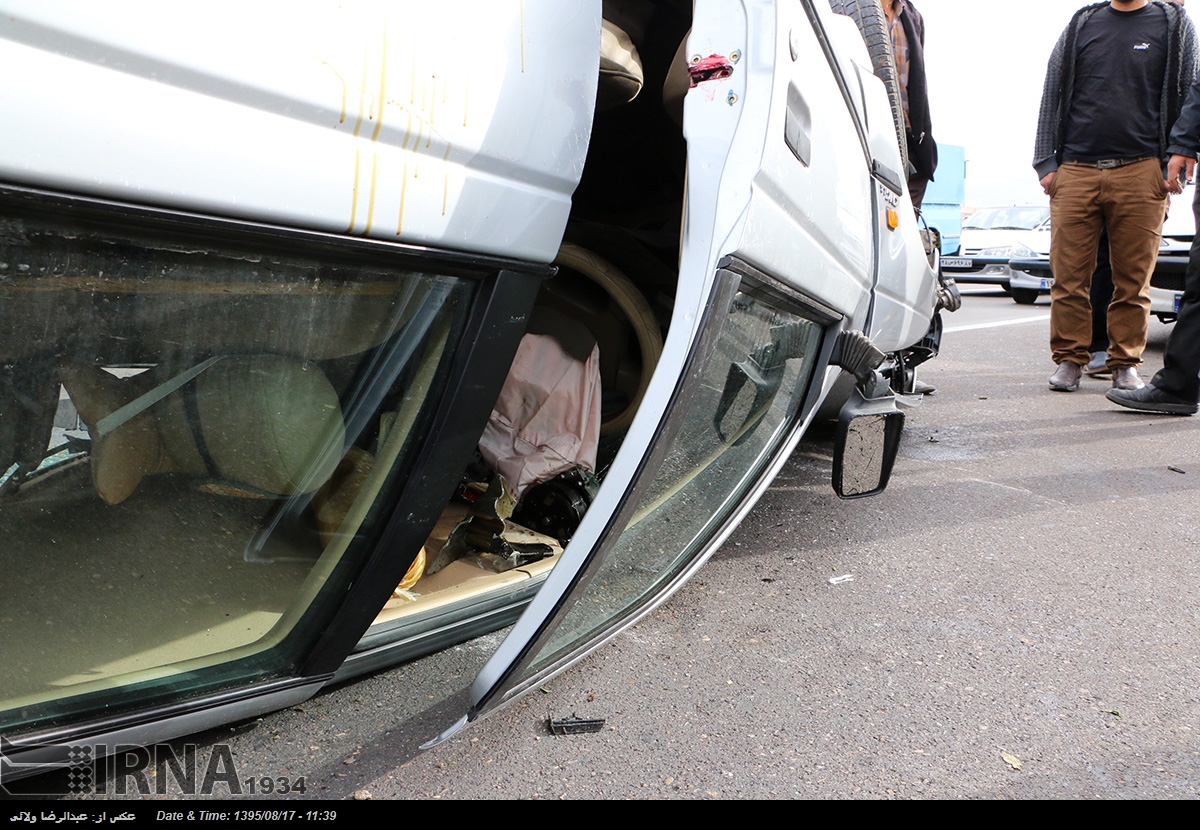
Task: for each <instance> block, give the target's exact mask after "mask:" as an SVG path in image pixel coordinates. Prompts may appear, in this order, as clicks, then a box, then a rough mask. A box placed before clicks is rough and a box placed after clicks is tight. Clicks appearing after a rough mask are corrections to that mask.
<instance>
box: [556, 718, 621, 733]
mask: <svg viewBox="0 0 1200 830" xmlns="http://www.w3.org/2000/svg"><path fill="white" fill-rule="evenodd" d="M605 720H606V719H605V718H580V717H576V716H575V715H571V717H569V718H558V719H555V718H550V719H549V720H548V721H547V722H546V726H547V728H548V729H549V730H550V734H551V735H584V734H587V733H589V732H599V731H600V730H601V729H603V728H604V723H605Z"/></svg>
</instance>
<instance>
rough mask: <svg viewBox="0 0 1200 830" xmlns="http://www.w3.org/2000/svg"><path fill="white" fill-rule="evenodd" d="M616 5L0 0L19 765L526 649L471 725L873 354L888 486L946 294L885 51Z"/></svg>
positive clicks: (737, 495) (4, 416)
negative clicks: (548, 468)
mask: <svg viewBox="0 0 1200 830" xmlns="http://www.w3.org/2000/svg"><path fill="white" fill-rule="evenodd" d="M838 5H839V6H841V7H845V6H851V7H853V8H854V10H855V11H856V12H857V13H858V14H859V17H860V23H861V24H862V26H863V27H864V28H865V30H866V31H867V32H868V34H871V35H873V36H874V40H875V42H876V45H877V46H878V45H879V44H880V43H886V41H887V38H886V35H884V36H883V39H882V40H880V38H879V35H880V33H881V32H882V31H883V29H882V26H883V25H884V24H883V22H882V17H881V12H880V9H879V7H878V5H877V4H876V3H875V2H874V0H871V2H863V3H839V4H838ZM611 6H612V7H611V9H610V4H608V3H606V4H604V6H603V9H604V10H609V11H610V12H611V14H610V16H608V17H605V16H604V15H603V14H602V5H601V3H600V2H599V0H594V1H593V2H582V1H581V2H570V3H564V2H561V0H520V2H518V0H496V1H495V2H489V3H459V2H446V3H424V2H422V3H418V2H361V3H340V2H311V3H305V4H303V5H302V6H301V7H297V6H295V5H294V4H291V3H283V2H261V3H250V4H247V3H230V2H223V0H215V1H214V2H207V3H204V4H186V3H161V2H134V1H133V0H131V2H126V3H120V4H97V3H92V2H84V1H83V0H60V2H55V3H45V2H41V1H40V0H3V2H0V41H2V43H3V48H0V68H2V69H3V77H4V78H5V80H4V81H3V82H0V90H2V92H0V147H3V148H4V150H3V152H2V153H0V212H2V218H0V296H2V297H3V300H4V306H3V307H4V315H5V323H4V326H3V327H0V352H2V356H3V361H0V365H2V367H3V368H2V369H0V381H2V382H0V454H2V455H3V462H2V464H0V527H2V528H3V530H4V538H5V539H6V542H5V544H4V546H3V549H0V570H2V571H3V573H4V575H5V576H4V580H5V582H4V585H5V595H4V614H3V615H2V616H3V619H2V620H0V630H2V632H3V636H2V637H0V655H2V656H3V664H4V665H5V666H6V670H5V671H4V672H3V673H2V675H0V736H2V737H3V739H4V741H5V743H4V744H3V751H2V752H0V755H3V757H2V758H0V784H3V782H4V780H5V776H7V777H8V778H9V779H11V778H12V777H14V776H19V775H24V774H28V773H30V772H36V771H38V770H39V769H43V768H44V766H43V765H46V764H49V765H54V764H60V765H61V764H63V763H68V761H67V760H66V759H65V756H64V755H63V754H62V753H61V752H58V754H56V751H57V750H64V749H65V747H64V745H65V744H74V745H81V744H86V745H88V746H90V747H92V748H93V752H94V754H95V755H96V756H99V755H103V754H104V753H105V752H106V751H109V750H110V749H111V747H112V746H113V745H114V743H116V742H131V741H134V742H151V741H158V740H161V739H164V738H169V737H172V736H177V735H180V734H184V733H188V732H193V731H196V730H200V729H203V728H207V727H210V726H214V725H217V724H220V723H224V722H227V721H231V720H235V719H244V718H247V717H250V716H253V715H254V714H256V713H261V712H265V711H269V710H273V709H278V708H281V707H286V706H290V705H293V704H295V703H298V702H300V701H302V700H304V699H305V698H307V697H309V696H310V695H312V694H314V693H315V692H316V691H317V690H319V689H320V688H321V687H322V686H324V685H325V684H327V683H330V682H331V681H335V680H342V679H345V678H348V677H353V676H355V675H358V674H361V673H364V672H368V671H372V670H375V669H377V668H379V667H381V666H385V665H389V664H394V663H397V662H400V661H406V660H410V659H412V658H414V657H416V656H419V655H422V654H426V653H429V652H431V651H434V650H438V649H443V648H446V647H447V646H449V645H452V644H455V643H458V642H462V641H464V640H467V639H470V638H474V637H477V636H479V635H480V634H483V633H485V632H491V631H494V630H496V629H498V628H500V627H503V626H507V625H513V628H512V631H511V633H509V634H508V636H507V637H506V639H504V641H503V642H502V644H501V645H500V646H499V648H498V649H497V650H496V652H495V654H494V655H493V657H492V659H491V661H490V662H489V663H488V664H487V666H486V667H485V668H484V670H483V672H482V673H481V674H480V675H479V676H478V678H476V679H475V681H474V683H473V684H472V686H471V689H470V693H469V696H468V697H467V698H466V703H464V705H463V708H462V709H461V715H462V722H465V721H466V720H469V719H474V718H476V717H478V716H480V715H482V714H484V713H486V712H487V711H490V710H491V709H493V708H494V707H496V706H498V705H500V704H501V703H503V702H504V701H506V700H508V699H511V698H512V697H513V696H515V695H518V694H520V693H522V692H523V691H525V690H528V689H530V688H534V687H536V685H537V684H538V683H540V682H542V680H543V679H544V678H545V677H546V676H548V675H550V674H553V673H556V672H558V671H561V670H562V669H563V668H564V667H565V666H567V665H568V664H570V663H571V662H573V661H575V660H578V659H579V658H580V657H581V656H582V655H584V654H585V653H587V652H588V651H589V650H590V649H593V648H595V647H597V646H598V645H599V644H600V643H602V642H604V641H605V640H606V639H608V638H611V637H613V636H615V634H616V633H617V632H619V631H620V630H622V629H624V628H625V627H627V626H629V625H632V624H633V623H634V622H635V621H636V620H637V619H639V618H640V617H641V616H643V615H644V614H646V613H648V612H649V611H650V610H651V609H652V608H653V607H655V606H656V605H657V604H658V603H660V602H662V601H663V600H664V599H665V598H666V597H667V596H668V595H669V594H671V593H672V592H673V591H674V590H676V589H677V588H678V587H679V586H680V585H681V584H682V583H683V581H684V580H686V579H687V578H688V577H689V576H690V575H691V574H693V573H694V572H695V571H696V570H697V569H698V568H699V567H700V566H701V564H702V563H703V562H704V561H705V559H706V558H707V557H708V556H709V555H710V554H711V553H712V552H713V551H714V550H715V548H716V547H717V546H718V545H719V544H720V543H721V541H722V540H723V539H724V538H725V537H726V536H727V535H728V534H729V533H730V532H731V531H732V529H733V528H734V527H735V525H736V524H737V522H738V521H739V519H740V518H741V517H742V516H743V515H745V513H746V512H747V511H748V510H749V509H750V507H751V505H753V503H754V502H755V500H756V499H757V498H758V497H759V495H760V494H761V493H762V492H763V491H764V490H765V488H766V487H767V485H768V483H769V482H770V480H771V478H772V477H773V476H774V474H775V472H776V471H777V470H778V469H779V468H780V467H781V466H782V465H783V463H784V462H785V460H786V459H787V456H788V454H789V453H790V452H791V450H792V448H793V447H794V446H795V445H796V443H797V442H798V441H799V439H800V437H801V435H802V434H803V433H804V430H805V429H806V427H807V426H808V424H809V423H810V421H811V420H812V418H813V417H814V413H815V412H816V411H817V410H818V407H819V406H820V404H821V403H822V401H823V400H824V399H825V398H826V396H827V395H828V394H829V392H830V390H831V389H833V388H834V387H835V384H836V383H837V381H838V379H839V378H840V377H842V376H844V375H848V376H853V378H854V382H853V383H852V384H850V391H849V393H848V395H847V397H848V401H847V403H846V406H845V407H844V408H843V429H842V432H841V435H840V438H839V443H838V448H837V452H836V457H835V459H834V470H833V477H834V483H835V486H836V488H837V489H838V491H839V493H841V494H842V495H844V496H847V497H852V496H858V495H869V494H871V493H873V492H877V491H879V490H880V489H882V487H883V486H885V485H886V483H887V478H888V475H889V473H890V469H891V464H892V461H893V459H894V458H895V454H896V448H897V445H898V442H899V438H900V431H901V425H902V421H903V416H902V414H901V413H900V412H899V411H898V410H897V408H896V406H895V399H894V396H893V393H892V386H893V385H895V386H898V387H903V386H904V384H905V383H906V382H907V381H906V372H908V370H909V369H911V366H912V365H913V364H914V363H915V362H917V361H919V360H921V359H924V358H926V357H928V356H930V355H931V354H932V353H933V352H935V351H936V345H937V336H938V333H939V332H940V328H939V327H938V319H937V316H936V309H937V306H938V302H939V283H938V280H937V278H936V275H935V273H934V271H933V270H931V267H930V262H929V259H928V258H927V255H926V252H925V251H924V249H923V244H922V240H921V237H920V234H919V231H918V228H917V223H916V219H915V217H914V212H913V209H912V204H911V201H910V199H909V195H908V192H907V190H906V185H905V179H904V175H903V173H904V170H905V169H906V165H905V161H904V158H903V156H902V151H901V149H900V147H899V145H898V143H897V138H896V135H897V132H896V122H895V116H896V110H895V108H894V106H893V101H894V100H895V98H894V96H889V92H888V90H887V89H886V88H885V85H884V83H883V82H881V81H880V80H879V79H878V78H877V77H876V76H875V75H873V74H872V69H873V65H872V55H871V54H870V53H869V52H868V49H867V47H866V46H865V45H864V40H863V37H862V36H861V34H860V31H859V28H857V27H856V25H855V23H854V22H852V21H851V20H850V19H849V18H847V17H844V16H841V15H837V14H834V13H832V12H831V9H830V7H829V3H828V0H788V2H782V1H781V2H774V0H703V1H702V2H697V3H696V4H695V8H694V10H693V6H692V3H691V2H650V0H630V1H629V2H623V3H613V4H611ZM875 58H876V59H879V58H880V55H879V54H876V55H875ZM888 66H889V68H890V64H889V65H888ZM893 91H894V90H893ZM943 293H944V292H943ZM526 350H529V351H526ZM514 356H516V362H514ZM517 367H519V369H518V368H517ZM560 370H561V371H560ZM909 374H910V373H909ZM63 388H65V390H66V392H67V394H68V395H69V397H70V402H71V404H73V406H74V408H75V410H77V411H78V413H79V417H80V418H81V419H82V420H83V422H84V423H85V424H86V426H87V432H88V440H81V439H79V438H78V437H76V438H73V439H72V440H70V441H68V442H67V443H64V444H62V445H60V446H54V447H48V444H49V441H50V436H51V434H52V430H53V425H54V422H55V417H56V415H57V414H58V410H59V408H60V397H61V394H62V390H63ZM498 398H499V400H500V403H497V400H498ZM510 405H511V408H510ZM60 420H61V419H60ZM596 420H598V422H599V425H598V427H596V429H595V430H594V431H593V426H594V425H595V423H596ZM486 435H491V436H492V437H494V438H496V440H495V441H491V442H484V443H490V445H491V446H492V447H493V448H494V447H496V446H500V447H501V450H499V451H496V452H497V454H498V455H499V456H503V459H501V460H502V461H504V463H506V464H508V463H509V462H512V464H511V465H510V466H509V467H506V469H513V470H515V472H513V473H512V476H513V481H501V478H500V476H499V475H498V474H497V473H496V470H497V469H500V461H493V460H491V458H492V456H489V455H488V454H487V453H484V454H483V461H482V462H481V461H480V460H479V459H476V460H474V461H473V453H474V452H475V450H476V448H477V446H479V445H480V444H481V436H486ZM497 436H498V437H497ZM506 442H507V443H506ZM534 456H537V457H538V461H539V463H541V462H543V461H546V460H547V459H551V460H558V461H563V462H564V465H563V466H562V467H561V472H557V473H546V474H541V473H539V474H537V475H534V476H533V477H532V478H531V479H530V480H528V481H524V482H523V485H522V486H520V487H518V485H516V484H515V483H514V482H515V480H517V479H519V478H521V477H522V476H523V475H524V472H525V471H526V470H527V469H530V468H531V463H527V462H529V460H530V459H531V458H532V457H534ZM514 502H515V504H514ZM515 520H519V521H515ZM815 521H817V522H818V523H819V522H820V519H819V517H818V518H816V519H815ZM514 623H515V625H514ZM415 671H419V670H415ZM411 682H412V683H413V688H414V694H417V691H416V690H417V689H418V688H419V689H420V690H421V691H420V693H421V694H422V695H424V694H425V692H426V691H427V690H428V688H427V686H428V685H429V684H437V683H445V682H448V681H444V680H442V679H440V678H423V677H422V678H418V677H415V676H414V677H413V678H412V681H411ZM450 691H455V690H450ZM459 725H461V723H460V724H459ZM440 726H441V725H439V727H438V728H440ZM446 726H450V725H449V724H446ZM430 737H433V734H432V733H431V736H430Z"/></svg>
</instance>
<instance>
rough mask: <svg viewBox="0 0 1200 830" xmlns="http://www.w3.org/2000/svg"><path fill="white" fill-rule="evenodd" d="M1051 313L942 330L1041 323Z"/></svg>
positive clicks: (992, 327)
mask: <svg viewBox="0 0 1200 830" xmlns="http://www.w3.org/2000/svg"><path fill="white" fill-rule="evenodd" d="M1049 319H1050V315H1049V314H1048V313H1047V314H1039V315H1038V316H1037V317H1018V318H1017V319H1015V320H1000V321H997V322H995V323H974V324H972V325H969V326H947V327H946V328H944V329H943V330H942V332H943V333H944V334H949V333H950V332H952V331H974V330H975V329H994V328H999V327H1000V326H1015V325H1018V324H1019V323H1040V322H1042V321H1043V320H1049Z"/></svg>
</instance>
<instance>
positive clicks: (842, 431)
mask: <svg viewBox="0 0 1200 830" xmlns="http://www.w3.org/2000/svg"><path fill="white" fill-rule="evenodd" d="M903 430H904V413H903V412H901V411H899V410H898V409H896V407H895V402H894V399H893V398H892V397H891V396H890V395H889V396H886V397H879V398H866V397H864V396H863V394H862V392H861V391H860V390H859V389H858V387H855V389H854V391H853V392H852V393H851V395H850V399H849V400H848V401H846V404H845V405H844V406H843V407H842V411H841V413H840V414H839V415H838V431H837V441H836V443H835V444H834V450H833V491H834V492H835V493H837V494H838V496H839V497H840V498H843V499H857V498H861V497H863V496H873V495H875V494H876V493H882V492H883V490H884V488H886V487H887V483H888V479H889V478H890V477H891V475H892V465H893V464H894V463H895V461H896V454H897V452H898V451H899V450H900V435H901V433H902V432H903Z"/></svg>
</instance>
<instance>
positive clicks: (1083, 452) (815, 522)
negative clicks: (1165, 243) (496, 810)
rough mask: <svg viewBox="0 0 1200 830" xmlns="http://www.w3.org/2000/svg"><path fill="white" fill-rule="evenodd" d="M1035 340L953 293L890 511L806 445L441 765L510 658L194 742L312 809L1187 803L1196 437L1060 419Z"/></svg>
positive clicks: (408, 669)
mask: <svg viewBox="0 0 1200 830" xmlns="http://www.w3.org/2000/svg"><path fill="white" fill-rule="evenodd" d="M1048 318H1049V306H1048V300H1047V299H1042V300H1040V301H1039V303H1038V305H1036V306H1018V305H1016V304H1015V303H1013V302H1012V301H1011V300H1010V299H1008V298H1006V297H1004V296H1002V295H1000V294H998V293H990V292H983V293H975V294H972V295H971V296H969V297H968V298H967V300H966V305H965V307H964V308H963V309H962V310H961V311H960V312H959V313H957V314H955V315H952V316H949V317H948V318H947V321H946V322H947V327H948V331H947V334H946V338H945V343H944V348H943V353H942V355H941V356H940V357H939V358H937V359H936V360H935V361H934V362H933V363H931V364H929V365H927V366H926V367H924V368H922V370H921V371H920V372H919V376H920V378H921V379H922V380H925V381H927V382H929V383H932V384H934V385H935V386H936V387H937V391H936V393H935V394H933V395H931V396H929V397H928V398H926V399H925V400H924V401H923V402H922V403H921V404H920V406H918V407H915V408H913V409H910V410H909V411H908V422H907V427H906V433H905V436H904V442H903V445H902V447H901V450H900V458H899V461H898V463H897V468H896V471H895V475H894V476H893V479H892V484H891V486H890V487H889V488H888V490H887V492H886V493H885V494H883V495H881V496H879V497H876V498H871V499H865V500H858V501H850V502H841V501H839V500H838V499H837V498H836V497H835V496H834V494H833V492H832V491H831V489H830V487H829V484H828V477H829V468H830V455H831V440H830V436H829V435H828V434H823V435H816V436H814V437H813V438H811V439H810V440H807V441H806V443H805V444H802V445H801V447H800V449H799V450H798V451H797V452H796V453H795V455H794V456H793V458H792V459H791V461H790V462H789V464H788V465H787V467H786V468H785V469H784V470H783V472H782V474H781V475H780V476H779V478H778V479H777V480H776V481H775V483H774V485H773V486H772V488H771V489H770V490H769V491H768V492H767V493H766V495H765V496H764V497H763V499H762V500H761V501H760V503H759V504H758V506H757V508H756V509H755V510H754V512H753V513H752V514H751V515H750V516H749V518H748V519H747V520H746V521H745V523H744V524H743V525H742V526H741V527H740V528H739V529H738V531H737V532H736V533H735V534H734V535H733V536H732V537H731V538H730V539H729V540H728V542H727V543H726V544H725V545H724V547H723V548H722V549H721V550H720V551H719V552H718V553H717V554H716V555H715V556H714V557H713V559H712V560H711V561H710V562H709V564H708V565H707V566H706V567H705V568H704V570H702V571H701V572H700V574H699V575H698V576H697V577H696V578H695V579H694V580H693V581H692V582H690V583H689V584H688V585H686V586H685V587H684V588H683V589H682V590H681V591H680V592H679V593H678V594H677V595H676V596H675V597H674V598H672V600H671V601H670V602H669V603H668V604H666V605H665V606H664V607H662V608H661V609H659V610H658V611H656V612H655V613H654V614H652V615H651V616H650V617H648V618H647V619H645V620H643V621H642V622H641V623H640V624H638V625H637V626H636V627H634V628H633V629H631V630H630V631H628V632H626V633H625V634H623V635H621V636H620V637H618V638H617V639H616V640H614V641H613V642H612V643H611V644H609V645H607V646H605V647H604V648H602V649H601V650H600V651H599V652H597V653H596V654H594V655H592V656H591V657H590V658H588V659H587V660H585V661H583V662H582V663H580V664H579V665H577V666H575V667H574V668H572V669H571V670H569V671H567V672H565V673H564V674H562V675H560V676H558V677H556V678H554V679H553V680H551V681H550V682H548V683H546V684H545V685H544V686H543V687H542V689H541V690H540V691H538V692H535V693H534V694H532V695H529V696H526V697H525V698H523V699H521V700H520V701H519V702H517V703H515V704H514V705H512V706H510V707H508V708H507V709H504V710H501V711H500V712H497V713H496V714H494V715H492V716H491V717H489V718H486V719H484V720H482V721H481V722H479V723H476V724H473V725H471V726H469V727H468V728H466V729H464V730H462V731H461V732H460V733H458V735H457V736H455V737H454V738H452V739H451V740H449V741H447V742H446V743H443V744H441V745H440V746H437V747H435V748H433V749H432V750H429V751H426V752H420V753H418V752H416V751H415V747H416V744H417V743H418V742H419V740H423V739H428V738H430V737H432V736H433V735H434V734H436V733H437V731H438V730H439V729H440V728H441V727H442V726H444V725H445V722H444V721H443V720H440V719H439V718H440V717H448V719H449V720H453V716H451V715H450V713H453V715H457V714H458V713H459V712H461V711H462V710H461V709H455V705H454V703H455V702H454V701H451V702H449V703H446V701H444V697H445V695H446V693H447V692H448V691H450V690H454V689H457V688H460V687H464V686H466V685H467V683H469V681H470V679H471V677H472V676H473V674H474V671H475V670H476V669H477V668H478V666H479V665H480V664H481V663H482V661H483V660H484V659H486V657H487V655H488V653H489V651H490V649H492V648H494V647H495V644H496V643H497V642H498V635H497V636H493V637H489V638H485V639H484V640H483V641H481V642H477V643H473V644H469V645H466V646H463V647H460V648H457V649H452V650H451V651H449V652H447V653H445V654H442V655H438V656H435V657H434V658H429V659H427V660H426V661H421V662H420V664H417V665H410V666H405V667H400V668H397V669H394V670H391V671H387V672H383V673H380V674H378V675H375V676H372V677H369V678H366V679H364V680H361V681H358V682H355V683H350V684H346V685H344V686H342V687H340V688H337V689H334V690H332V691H329V692H327V693H325V694H323V695H321V696H319V697H318V698H316V699H314V700H312V701H309V702H308V703H305V704H303V705H301V706H298V707H294V708H293V709H290V710H287V711H285V712H281V713H277V714H274V715H269V716H267V717H264V718H261V719H257V720H255V721H252V722H249V723H245V724H240V725H237V726H235V727H233V728H227V729H223V730H216V731H213V732H209V733H205V734H204V735H201V736H198V738H196V737H194V738H192V739H189V740H190V741H191V742H196V741H199V742H200V743H201V745H202V750H203V747H204V746H211V745H215V744H218V743H220V744H226V745H228V746H229V747H230V748H231V750H232V753H233V757H234V758H235V759H236V763H237V767H238V770H239V775H240V777H242V778H245V777H247V776H249V775H263V776H290V777H293V778H294V777H296V776H300V775H303V776H305V781H306V788H307V793H306V795H307V797H310V798H311V797H314V796H315V797H322V798H352V797H354V795H355V793H358V796H359V798H364V797H367V796H369V797H370V798H372V799H389V798H470V799H481V798H487V799H493V798H777V797H778V798H795V797H804V798H1000V799H1008V798H1014V799H1015V798H1021V799H1025V798H1061V797H1083V798H1131V797H1132V798H1194V797H1196V796H1197V792H1198V788H1200V636H1198V635H1200V558H1198V555H1197V554H1198V551H1200V538H1198V537H1200V529H1198V528H1200V523H1198V521H1197V520H1198V519H1200V498H1198V496H1200V417H1198V418H1172V417H1167V416H1147V415H1140V414H1137V413H1134V412H1130V411H1127V410H1120V409H1118V408H1117V407H1115V406H1112V405H1111V404H1109V403H1108V402H1107V401H1106V400H1105V399H1104V391H1105V390H1106V389H1107V388H1108V386H1109V383H1108V381H1106V380H1105V381H1102V380H1092V379H1085V380H1084V381H1083V386H1082V388H1081V389H1080V390H1079V391H1078V392H1075V393H1072V394H1063V393H1053V392H1050V391H1049V390H1048V389H1047V384H1046V379H1047V378H1048V377H1049V375H1050V373H1051V372H1052V371H1053V369H1054V366H1053V364H1052V362H1051V360H1050V355H1049V349H1048V346H1047V338H1048V322H1047V321H1048ZM1169 332H1170V327H1169V326H1164V325H1162V324H1160V323H1157V322H1152V324H1151V345H1150V349H1149V350H1148V352H1147V354H1146V366H1145V367H1144V368H1143V375H1144V377H1146V378H1149V376H1150V375H1151V374H1152V373H1153V371H1154V370H1156V369H1157V368H1158V367H1159V366H1160V365H1161V360H1162V348H1163V344H1164V341H1165V339H1166V337H1167V335H1168V334H1169ZM839 578H840V579H839ZM422 712H423V714H422V716H421V717H420V718H418V722H417V724H416V726H415V728H414V727H413V726H412V724H411V722H410V723H409V725H408V726H405V725H404V722H405V719H406V718H408V717H409V716H410V715H412V714H413V713H422ZM572 714H575V715H578V716H580V717H588V718H604V719H605V726H604V728H603V730H602V731H600V732H599V733H596V734H585V735H577V736H573V737H553V736H551V735H550V734H548V732H547V730H546V725H545V722H546V719H547V718H548V717H555V718H561V717H568V716H570V715H572ZM216 795H227V792H226V791H223V790H218V791H217V792H216Z"/></svg>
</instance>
